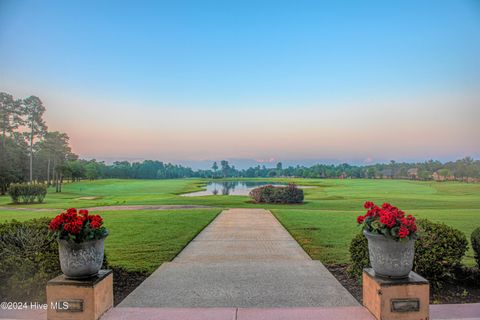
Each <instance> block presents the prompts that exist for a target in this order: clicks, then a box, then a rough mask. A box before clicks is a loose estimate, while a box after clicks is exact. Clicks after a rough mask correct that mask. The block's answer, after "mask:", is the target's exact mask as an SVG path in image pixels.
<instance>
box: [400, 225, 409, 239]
mask: <svg viewBox="0 0 480 320" xmlns="http://www.w3.org/2000/svg"><path fill="white" fill-rule="evenodd" d="M409 234H410V231H409V230H408V229H407V228H405V227H400V229H399V230H398V237H399V238H405V237H406V236H408V235H409Z"/></svg>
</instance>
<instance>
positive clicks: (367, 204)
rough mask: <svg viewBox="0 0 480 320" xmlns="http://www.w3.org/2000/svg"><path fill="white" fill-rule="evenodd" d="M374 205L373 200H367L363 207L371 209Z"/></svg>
mask: <svg viewBox="0 0 480 320" xmlns="http://www.w3.org/2000/svg"><path fill="white" fill-rule="evenodd" d="M373 206H374V204H373V202H372V201H366V202H365V204H364V205H363V207H364V208H365V209H371V208H373Z"/></svg>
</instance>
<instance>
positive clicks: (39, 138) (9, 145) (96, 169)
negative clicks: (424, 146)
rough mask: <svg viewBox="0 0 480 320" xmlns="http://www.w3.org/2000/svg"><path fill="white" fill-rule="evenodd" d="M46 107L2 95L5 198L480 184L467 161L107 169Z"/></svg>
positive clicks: (477, 168) (478, 166) (473, 163)
mask: <svg viewBox="0 0 480 320" xmlns="http://www.w3.org/2000/svg"><path fill="white" fill-rule="evenodd" d="M44 113H45V106H44V105H43V103H42V101H41V100H40V99H39V98H38V97H36V96H30V97H27V98H25V99H14V98H13V96H12V95H10V94H8V93H5V92H0V134H1V142H0V193H1V194H5V193H6V191H7V189H8V187H9V185H10V184H11V183H20V182H31V183H35V182H43V183H46V184H47V185H48V186H52V185H53V186H54V187H55V190H56V191H57V192H61V190H62V183H63V182H64V181H65V180H70V181H79V180H82V179H89V180H94V179H104V178H119V179H175V178H192V177H197V178H213V179H215V178H232V177H246V178H256V177H261V178H270V177H300V178H369V179H382V178H383V179H385V178H387V179H418V180H430V179H434V180H463V181H465V180H466V181H479V180H480V161H479V160H474V159H472V158H471V157H466V158H463V159H460V160H457V161H450V162H446V163H442V162H440V161H434V160H430V161H426V162H418V163H405V162H401V163H397V162H395V161H393V160H392V161H390V163H385V164H374V165H365V166H355V165H349V164H347V163H342V164H337V165H332V164H316V165H313V166H310V167H306V166H299V165H297V166H288V167H283V165H282V163H281V162H279V163H277V164H276V166H275V167H271V168H267V167H266V166H265V165H262V166H260V165H258V166H255V167H250V168H248V169H241V170H239V169H237V168H235V166H233V165H231V164H230V163H229V162H228V161H227V160H221V161H219V162H218V163H217V162H214V163H213V164H212V166H211V169H208V170H193V169H191V168H189V167H184V166H181V165H176V164H171V163H164V162H161V161H156V160H145V161H143V162H133V163H131V162H128V161H116V162H114V163H113V164H106V163H105V162H99V161H96V160H84V159H78V156H77V155H76V154H74V153H73V152H72V150H71V148H70V144H69V137H68V135H67V134H66V133H62V132H58V131H53V132H52V131H48V127H47V125H46V123H45V121H44V119H43V114H44Z"/></svg>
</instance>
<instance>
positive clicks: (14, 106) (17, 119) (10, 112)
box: [0, 92, 23, 150]
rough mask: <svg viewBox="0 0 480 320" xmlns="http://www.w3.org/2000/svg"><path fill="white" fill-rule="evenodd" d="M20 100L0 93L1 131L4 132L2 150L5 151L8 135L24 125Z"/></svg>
mask: <svg viewBox="0 0 480 320" xmlns="http://www.w3.org/2000/svg"><path fill="white" fill-rule="evenodd" d="M20 106H21V104H20V101H19V100H15V99H13V96H12V95H11V94H8V93H6V92H0V129H1V131H2V150H4V149H5V141H6V138H7V133H8V134H11V133H12V132H13V130H15V129H17V128H18V127H19V126H20V125H22V123H23V122H22V109H21V108H20Z"/></svg>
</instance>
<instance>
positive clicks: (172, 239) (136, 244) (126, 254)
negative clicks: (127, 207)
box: [0, 209, 220, 272]
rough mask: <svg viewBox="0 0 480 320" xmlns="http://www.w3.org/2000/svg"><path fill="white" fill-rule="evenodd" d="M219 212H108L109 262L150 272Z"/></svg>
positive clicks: (12, 214) (21, 215)
mask: <svg viewBox="0 0 480 320" xmlns="http://www.w3.org/2000/svg"><path fill="white" fill-rule="evenodd" d="M219 212H220V210H218V209H195V210H165V211H158V210H138V211H137V210H135V211H108V212H103V213H102V217H103V218H104V221H105V226H106V227H107V228H108V230H109V232H110V235H109V236H108V237H107V239H106V240H105V250H106V253H107V256H108V260H109V262H110V263H111V264H112V265H114V266H120V267H123V268H125V269H127V270H129V271H146V272H153V271H154V270H155V269H156V268H158V266H160V265H161V264H162V263H163V262H166V261H170V260H172V259H173V258H174V257H175V256H176V255H177V254H178V253H179V252H180V251H181V250H182V249H183V248H184V247H185V246H186V245H187V244H188V243H189V242H190V241H191V240H192V239H193V238H194V237H195V236H196V235H197V234H198V233H199V232H200V231H201V230H202V229H203V228H204V227H206V226H207V225H208V224H209V223H210V222H211V221H212V220H213V219H214V218H215V217H216V216H217V214H218V213H219ZM56 214H57V213H56V212H47V211H45V212H23V211H0V220H2V221H3V220H5V219H13V218H14V219H17V220H26V219H32V218H38V217H42V216H47V217H54V216H55V215H56Z"/></svg>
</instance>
